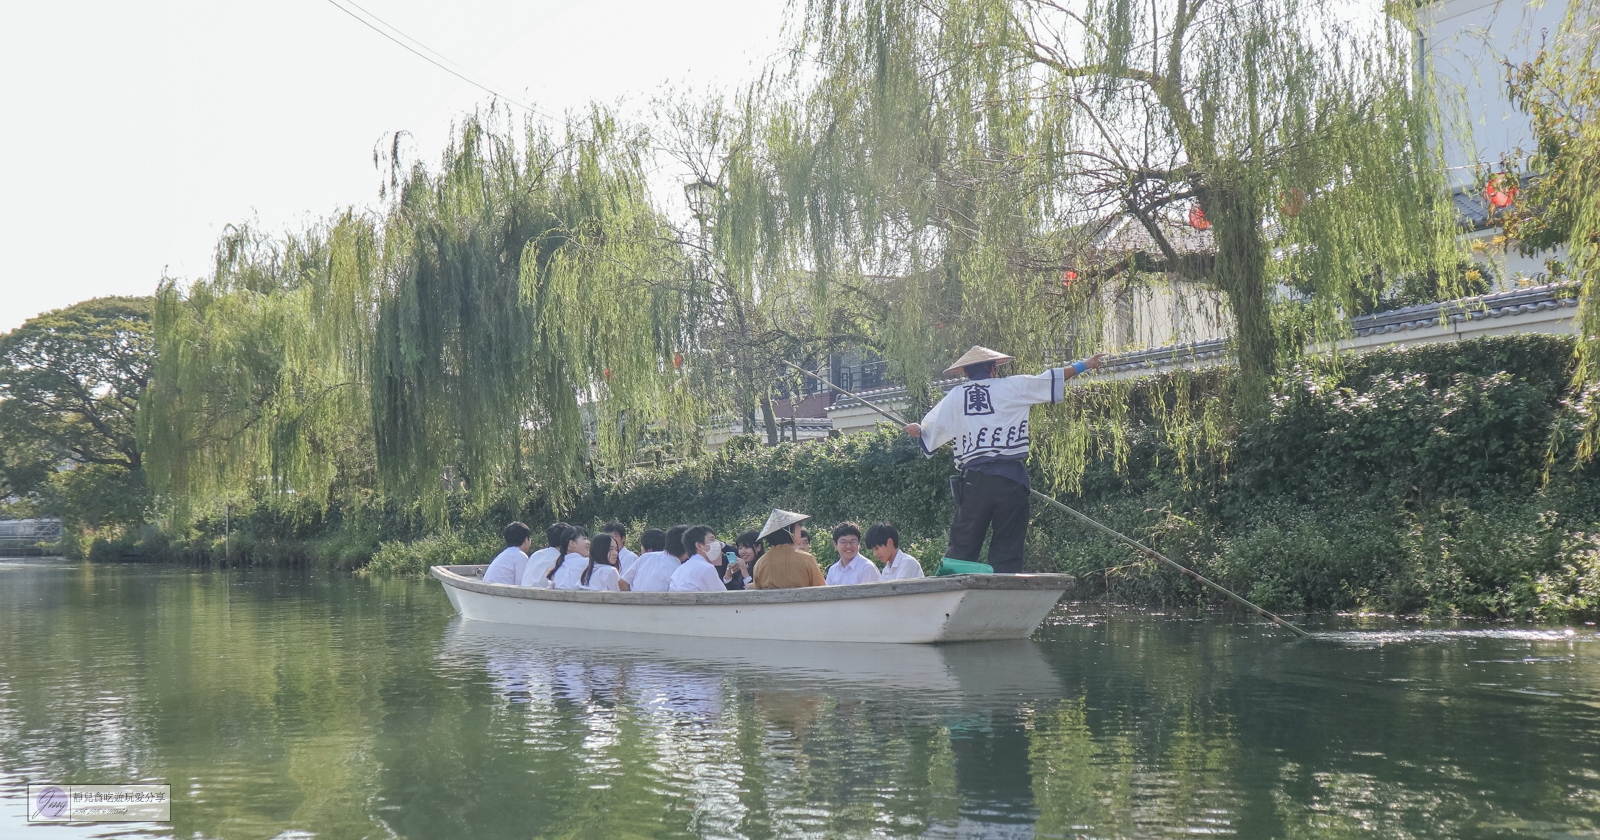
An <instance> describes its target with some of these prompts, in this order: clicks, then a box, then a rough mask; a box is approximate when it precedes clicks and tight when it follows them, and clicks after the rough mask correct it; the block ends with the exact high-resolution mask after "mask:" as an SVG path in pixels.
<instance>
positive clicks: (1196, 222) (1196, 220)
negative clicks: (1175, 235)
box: [1189, 204, 1211, 230]
mask: <svg viewBox="0 0 1600 840" xmlns="http://www.w3.org/2000/svg"><path fill="white" fill-rule="evenodd" d="M1189 226H1190V227H1192V228H1194V229H1195V230H1206V229H1207V228H1209V227H1211V220H1210V219H1207V218H1206V211H1204V210H1201V209H1200V205H1198V204H1196V205H1195V206H1193V207H1190V208H1189Z"/></svg>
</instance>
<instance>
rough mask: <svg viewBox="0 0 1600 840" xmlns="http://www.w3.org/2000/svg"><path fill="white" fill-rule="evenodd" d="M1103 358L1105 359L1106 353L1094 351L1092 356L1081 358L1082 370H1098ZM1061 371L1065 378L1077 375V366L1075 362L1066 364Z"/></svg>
mask: <svg viewBox="0 0 1600 840" xmlns="http://www.w3.org/2000/svg"><path fill="white" fill-rule="evenodd" d="M1105 359H1106V354H1104V353H1096V354H1094V355H1093V356H1090V357H1089V358H1087V359H1084V360H1083V368H1084V370H1099V369H1100V363H1101V362H1104V361H1105ZM1062 373H1064V374H1065V375H1066V378H1067V379H1071V378H1072V377H1074V376H1077V375H1078V366H1077V364H1070V365H1067V366H1066V367H1065V368H1062Z"/></svg>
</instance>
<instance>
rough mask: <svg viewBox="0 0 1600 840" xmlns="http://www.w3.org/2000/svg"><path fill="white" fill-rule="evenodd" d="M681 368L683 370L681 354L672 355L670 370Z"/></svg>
mask: <svg viewBox="0 0 1600 840" xmlns="http://www.w3.org/2000/svg"><path fill="white" fill-rule="evenodd" d="M682 368H683V354H682V353H673V354H672V369H673V370H681V369H682Z"/></svg>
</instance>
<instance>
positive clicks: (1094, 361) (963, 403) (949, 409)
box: [905, 345, 1105, 574]
mask: <svg viewBox="0 0 1600 840" xmlns="http://www.w3.org/2000/svg"><path fill="white" fill-rule="evenodd" d="M1104 357H1105V354H1104V353H1096V354H1095V355H1093V356H1090V357H1089V358H1088V359H1085V360H1083V361H1080V362H1073V363H1072V364H1070V365H1068V366H1066V367H1061V368H1052V369H1050V370H1047V371H1045V372H1044V373H1041V374H1037V375H1032V376H1007V377H1004V378H1001V379H996V378H995V375H994V371H995V368H996V367H998V366H999V365H1003V364H1005V363H1007V362H1014V361H1016V358H1015V357H1012V356H1007V355H1006V354H1004V353H999V352H996V351H994V350H990V349H989V348H987V347H979V346H977V345H973V347H972V349H971V350H968V351H967V352H966V353H964V354H962V356H961V358H959V359H956V362H955V364H953V365H951V366H950V367H948V368H946V369H945V374H946V375H949V374H953V373H955V372H956V371H963V372H965V373H966V375H967V380H968V381H966V382H963V383H962V384H960V385H957V386H956V387H954V388H952V389H950V393H948V394H945V395H944V399H942V400H940V401H939V404H938V405H936V406H934V407H933V408H932V410H930V411H929V412H928V414H927V416H925V417H923V418H922V422H921V423H912V424H910V425H908V426H906V427H905V430H906V434H908V435H911V436H912V437H914V438H917V440H918V442H919V443H921V444H922V454H923V455H924V456H925V457H928V458H932V457H933V451H934V450H935V449H938V448H939V447H941V446H943V445H945V443H947V442H951V441H953V442H954V443H955V450H956V452H955V454H956V468H957V469H959V470H961V475H960V476H959V477H957V478H952V479H951V486H952V488H953V489H954V490H955V495H956V515H955V519H954V520H953V521H952V522H951V523H950V545H949V547H948V548H946V549H945V559H947V560H966V561H970V562H974V563H975V562H977V561H978V557H979V556H980V554H981V553H982V551H983V542H984V539H985V538H986V537H988V536H989V527H990V525H993V526H994V537H993V538H992V539H990V541H989V565H991V566H993V567H994V570H995V571H996V572H999V573H1001V574H1016V573H1017V572H1020V571H1022V550H1023V544H1024V542H1025V541H1026V539H1027V535H1028V491H1029V488H1030V487H1031V484H1030V483H1029V481H1028V441H1029V438H1028V411H1029V409H1030V408H1032V407H1033V406H1034V405H1037V404H1039V403H1047V402H1048V403H1058V402H1061V400H1062V398H1063V397H1065V396H1066V384H1067V380H1068V379H1071V378H1072V377H1074V376H1077V375H1078V374H1080V373H1083V372H1084V371H1086V370H1094V369H1096V368H1098V367H1100V361H1101V360H1102V359H1103V358H1104Z"/></svg>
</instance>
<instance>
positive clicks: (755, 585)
mask: <svg viewBox="0 0 1600 840" xmlns="http://www.w3.org/2000/svg"><path fill="white" fill-rule="evenodd" d="M809 518H810V517H808V516H807V515H806V514H803V513H795V512H794V511H788V510H782V509H780V508H773V509H772V513H770V514H768V515H767V523H766V524H765V525H762V526H761V533H759V534H756V539H761V540H766V541H767V546H768V548H767V551H766V553H765V554H762V555H761V562H759V563H757V564H756V565H755V568H754V569H752V570H751V573H750V578H751V583H750V588H751V589H799V588H801V587H804V586H822V585H823V584H824V583H826V582H827V581H826V579H825V578H823V576H822V569H821V568H820V567H819V566H817V558H815V557H812V556H811V554H810V553H809V552H806V551H801V550H800V547H799V546H797V545H795V537H796V536H797V535H798V534H799V533H800V530H801V529H800V523H801V522H803V521H805V520H806V519H809ZM739 539H740V541H741V543H742V541H743V539H744V537H743V536H742V535H741V536H740V538H739Z"/></svg>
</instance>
